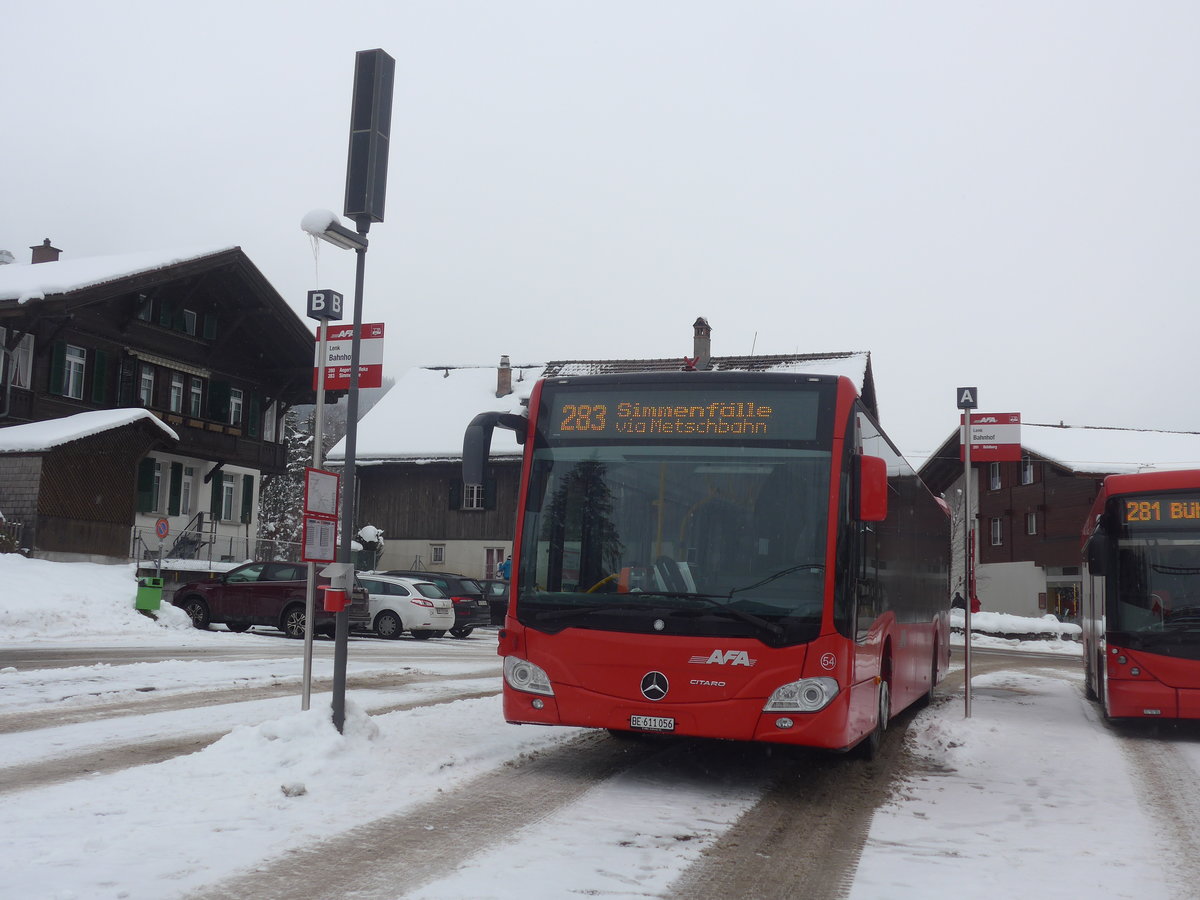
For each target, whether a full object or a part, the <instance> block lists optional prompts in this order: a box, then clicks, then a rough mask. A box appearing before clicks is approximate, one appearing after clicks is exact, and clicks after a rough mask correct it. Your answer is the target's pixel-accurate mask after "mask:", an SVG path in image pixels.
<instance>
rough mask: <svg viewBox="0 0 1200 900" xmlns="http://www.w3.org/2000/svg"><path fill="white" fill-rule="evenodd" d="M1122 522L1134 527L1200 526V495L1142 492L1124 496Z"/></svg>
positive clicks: (1120, 500) (1199, 527) (1197, 527)
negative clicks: (1132, 495) (1133, 495)
mask: <svg viewBox="0 0 1200 900" xmlns="http://www.w3.org/2000/svg"><path fill="white" fill-rule="evenodd" d="M1118 502H1119V503H1120V506H1121V522H1122V524H1124V525H1127V526H1130V527H1132V528H1138V527H1146V526H1153V525H1172V526H1176V527H1178V526H1183V527H1189V528H1196V529H1200V494H1198V493H1186V494H1140V495H1138V496H1137V497H1121V498H1119V500H1118Z"/></svg>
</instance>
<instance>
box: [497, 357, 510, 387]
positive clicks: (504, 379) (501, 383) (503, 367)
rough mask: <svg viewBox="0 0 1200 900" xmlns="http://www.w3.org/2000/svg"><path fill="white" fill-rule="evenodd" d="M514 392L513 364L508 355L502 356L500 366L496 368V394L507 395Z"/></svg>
mask: <svg viewBox="0 0 1200 900" xmlns="http://www.w3.org/2000/svg"><path fill="white" fill-rule="evenodd" d="M511 393H512V366H511V365H509V362H508V357H507V356H502V357H500V368H498V369H497V370H496V396H497V397H507V396H508V395H509V394H511Z"/></svg>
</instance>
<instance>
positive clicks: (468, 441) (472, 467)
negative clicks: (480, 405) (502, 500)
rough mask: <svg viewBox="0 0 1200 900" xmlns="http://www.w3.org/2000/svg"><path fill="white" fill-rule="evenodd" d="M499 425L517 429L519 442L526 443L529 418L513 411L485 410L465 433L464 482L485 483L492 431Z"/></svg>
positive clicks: (513, 429) (472, 421)
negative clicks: (484, 475) (484, 476)
mask: <svg viewBox="0 0 1200 900" xmlns="http://www.w3.org/2000/svg"><path fill="white" fill-rule="evenodd" d="M497 426H499V427H500V428H507V429H508V430H509V431H515V432H516V434H517V443H518V444H524V443H525V435H526V431H527V429H528V426H529V420H528V419H526V418H525V417H524V416H516V415H513V414H512V413H501V412H485V413H480V414H479V415H477V416H476V417H475V418H474V419H472V420H471V424H470V425H468V426H467V431H466V433H465V434H464V435H463V461H462V470H463V471H462V478H463V483H464V484H483V470H484V468H485V467H486V465H487V461H488V456H489V455H490V454H491V451H492V431H493V430H494V429H495V428H496V427H497Z"/></svg>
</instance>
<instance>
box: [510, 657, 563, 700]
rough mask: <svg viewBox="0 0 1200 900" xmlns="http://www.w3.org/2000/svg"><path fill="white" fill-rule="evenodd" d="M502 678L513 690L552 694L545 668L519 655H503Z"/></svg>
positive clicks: (551, 695) (552, 689) (550, 695)
mask: <svg viewBox="0 0 1200 900" xmlns="http://www.w3.org/2000/svg"><path fill="white" fill-rule="evenodd" d="M504 680H505V682H506V683H507V684H508V686H509V687H510V688H513V689H514V690H518V691H527V692H528V693H530V694H545V695H546V696H548V697H553V696H554V688H552V687H551V686H550V676H549V675H547V674H546V671H545V669H542V668H541V667H540V666H535V665H534V664H533V663H531V662H530V661H529V660H527V659H521V658H520V657H519V656H506V657H504Z"/></svg>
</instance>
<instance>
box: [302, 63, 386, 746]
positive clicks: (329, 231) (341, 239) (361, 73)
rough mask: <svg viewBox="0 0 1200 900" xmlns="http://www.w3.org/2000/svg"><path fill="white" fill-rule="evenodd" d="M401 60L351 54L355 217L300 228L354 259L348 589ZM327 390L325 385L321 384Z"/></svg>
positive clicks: (343, 624)
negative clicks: (367, 310) (371, 296)
mask: <svg viewBox="0 0 1200 900" xmlns="http://www.w3.org/2000/svg"><path fill="white" fill-rule="evenodd" d="M395 73H396V61H395V60H394V59H392V58H391V57H390V56H388V55H387V54H386V53H384V52H383V51H382V50H360V51H358V53H356V54H355V55H354V97H353V99H352V101H351V104H350V110H351V113H350V150H349V156H348V158H347V161H346V203H345V208H344V209H343V212H344V214H345V215H346V216H347V217H348V218H351V219H353V220H354V224H355V230H354V231H351V230H350V229H349V228H347V227H346V226H344V225H343V224H342V223H341V221H340V220H339V219H338V217H337V216H335V215H334V214H333V213H331V212H330V211H329V210H324V209H318V210H314V211H313V212H310V213H309V214H308V215H306V216H305V217H304V218H303V220H301V222H300V227H301V228H303V229H304V230H305V231H307V232H308V233H309V234H311V235H313V236H314V237H317V238H319V239H320V240H323V241H328V242H329V243H331V244H333V245H334V246H336V247H341V248H342V249H344V250H353V251H354V253H355V255H356V256H357V261H356V265H355V267H354V325H353V328H354V331H353V334H352V336H351V339H350V391H349V396H348V399H347V404H346V439H345V440H346V461H345V464H344V466H343V469H342V515H341V518H342V540H341V547H340V550H339V553H338V561H339V562H340V563H341V564H342V565H343V566H344V567H345V572H346V574H345V578H346V581H347V583H346V585H345V587H346V589H347V591H353V588H354V563H353V560H354V557H353V554H352V551H351V547H350V544H351V541H352V539H353V533H354V493H355V491H354V456H355V452H356V451H357V449H358V366H359V359H360V355H359V349H360V338H361V335H360V332H361V331H362V305H363V273H364V271H365V270H366V262H367V230H368V229H369V228H370V227H371V223H372V222H382V221H383V206H384V197H385V195H386V193H387V166H388V146H389V143H390V135H391V123H392V82H393V80H394V78H395ZM320 387H321V388H324V385H321V386H320ZM334 622H335V627H336V631H335V633H334V648H333V724H334V727H335V728H337V730H338V732H339V733H341V731H342V727H343V725H344V724H345V722H346V656H347V654H348V651H349V646H350V613H349V612H348V611H347V610H346V609H345V607H343V608H342V609H341V611H339V612H338V613H337V616H336V618H335V619H334Z"/></svg>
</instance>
